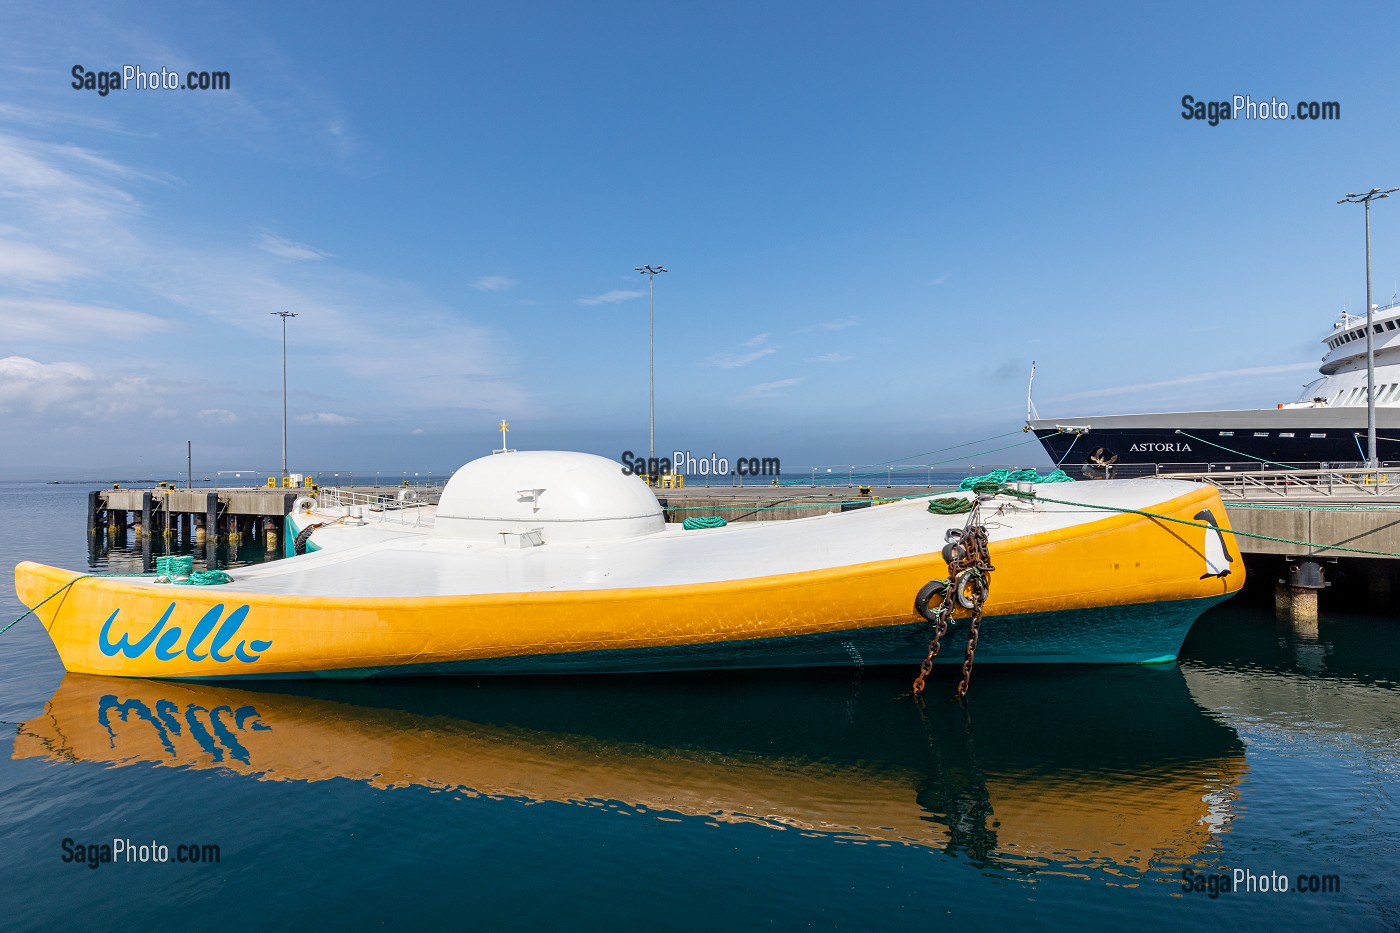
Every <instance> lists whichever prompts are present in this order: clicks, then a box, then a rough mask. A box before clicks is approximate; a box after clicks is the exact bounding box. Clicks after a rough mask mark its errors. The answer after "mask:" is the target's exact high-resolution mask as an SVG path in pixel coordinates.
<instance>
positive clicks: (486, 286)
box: [472, 275, 515, 292]
mask: <svg viewBox="0 0 1400 933" xmlns="http://www.w3.org/2000/svg"><path fill="white" fill-rule="evenodd" d="M514 287H515V279H513V278H511V277H510V276H508V275H483V276H482V277H481V278H479V279H477V280H476V281H475V282H473V283H472V288H474V289H476V290H477V291H479V292H504V291H509V290H510V289H512V288H514Z"/></svg>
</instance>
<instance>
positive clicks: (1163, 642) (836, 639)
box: [171, 594, 1232, 681]
mask: <svg viewBox="0 0 1400 933" xmlns="http://www.w3.org/2000/svg"><path fill="white" fill-rule="evenodd" d="M1230 595H1232V594H1221V595H1219V596H1206V597H1200V598H1197V599H1185V600H1172V601H1168V602H1158V603H1135V604H1131V605H1127V606H1102V607H1096V608H1089V609H1073V610H1066V611H1061V612H1039V613H1026V614H1019V615H1010V616H991V617H988V618H987V619H985V620H984V621H983V623H982V633H981V638H980V640H979V642H978V649H977V663H978V664H1032V665H1044V664H1082V665H1102V664H1161V663H1164V662H1168V661H1174V660H1175V659H1176V656H1177V654H1178V652H1179V651H1180V650H1181V644H1182V642H1183V641H1185V639H1186V633H1187V632H1188V631H1189V630H1190V628H1191V626H1192V625H1193V624H1194V623H1195V621H1196V619H1197V618H1199V616H1200V615H1201V613H1203V612H1205V611H1206V610H1207V609H1210V608H1211V607H1213V606H1215V605H1217V604H1219V603H1221V602H1223V601H1224V600H1226V599H1228V598H1229V597H1230ZM931 631H932V626H930V625H929V624H928V623H926V622H924V621H922V620H920V621H910V622H907V623H900V624H896V625H884V626H872V627H870V628H864V629H845V630H842V631H839V632H825V633H818V634H812V635H793V636H782V637H777V638H757V639H748V640H744V641H724V642H710V643H704V644H691V645H686V644H678V645H666V646H661V647H655V648H621V649H602V650H593V651H577V652H561V653H554V654H531V655H514V656H509V657H502V658H485V659H481V660H471V661H449V662H430V663H424V664H404V665H396V666H385V667H359V668H337V669H330V670H324V671H307V672H295V673H280V674H262V675H259V674H257V673H252V672H250V673H242V674H231V675H226V676H221V677H188V678H171V679H185V680H219V681H223V680H309V679H326V678H329V679H360V678H369V677H425V676H454V675H455V676H472V675H491V676H499V675H516V676H519V675H538V674H592V675H607V674H638V673H664V672H681V671H712V670H761V669H778V668H817V667H867V666H869V667H888V666H904V665H909V666H917V665H918V664H919V662H920V661H922V660H923V658H924V654H925V652H926V651H927V650H928V641H929V637H930V633H931ZM966 636H967V628H966V620H963V619H959V620H958V625H957V627H956V628H955V629H954V630H953V632H952V633H950V634H949V635H948V636H946V637H945V638H944V643H943V644H944V651H943V653H942V654H941V655H940V657H939V658H937V659H936V662H935V663H937V664H939V665H940V666H943V665H956V664H961V663H962V660H963V644H964V642H965V639H966Z"/></svg>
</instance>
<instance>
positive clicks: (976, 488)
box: [958, 469, 1074, 492]
mask: <svg viewBox="0 0 1400 933" xmlns="http://www.w3.org/2000/svg"><path fill="white" fill-rule="evenodd" d="M1072 482H1074V477H1072V476H1070V475H1069V474H1068V473H1066V472H1065V471H1064V470H1056V471H1055V472H1053V473H1048V474H1046V475H1045V476H1041V475H1040V474H1039V473H1037V472H1036V471H1035V470H1033V469H1026V470H993V471H992V472H990V473H984V474H982V475H981V476H969V477H968V478H967V479H965V480H963V481H962V482H961V483H959V484H958V489H960V490H963V491H966V490H969V489H971V490H972V491H973V492H996V491H997V490H999V489H1001V488H1002V487H1003V486H1005V485H1006V484H1007V483H1072Z"/></svg>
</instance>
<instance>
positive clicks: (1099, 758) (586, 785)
mask: <svg viewBox="0 0 1400 933" xmlns="http://www.w3.org/2000/svg"><path fill="white" fill-rule="evenodd" d="M908 680H909V678H908V676H907V672H904V671H897V672H896V671H878V672H877V671H867V672H866V673H865V675H864V676H863V677H858V678H856V679H854V680H853V679H851V678H849V677H841V678H832V677H830V676H814V675H812V674H806V675H798V674H790V675H783V676H776V675H766V676H759V675H753V676H733V675H730V676H720V675H711V676H692V677H686V678H670V679H662V678H652V677H646V678H611V679H598V678H594V679H587V680H575V679H569V678H551V679H547V680H541V679H513V680H507V681H500V680H493V681H490V682H478V681H431V682H392V681H380V682H374V683H320V684H317V683H297V684H294V685H293V686H292V687H290V688H288V687H286V686H279V687H276V688H273V687H271V686H269V685H266V684H260V685H258V686H257V687H256V688H255V689H244V688H241V687H233V686H229V685H227V684H201V683H193V682H178V683H174V682H159V681H151V680H137V679H114V678H105V677H95V676H87V675H77V674H69V675H67V676H66V677H65V678H64V680H63V682H62V684H61V685H60V687H59V689H58V691H57V692H56V693H55V695H54V696H53V698H52V699H51V700H50V701H49V703H48V706H47V709H46V710H45V712H44V713H43V714H42V715H40V716H37V717H35V718H34V719H32V720H30V721H29V722H27V723H25V724H23V725H22V726H21V727H20V729H19V734H18V736H17V737H16V740H15V749H14V755H15V757H16V758H41V759H48V760H50V761H53V762H55V763H65V764H66V763H70V762H95V763H102V764H106V765H113V766H139V765H169V766H175V767H180V768H193V769H221V770H224V771H227V772H233V773H237V774H243V775H247V776H249V777H253V778H256V779H258V780H269V781H307V782H310V781H321V780H326V779H329V778H347V779H349V780H352V781H360V782H364V783H365V784H368V785H371V786H373V787H377V788H382V789H390V788H403V787H424V788H431V789H444V790H451V791H453V792H454V793H457V794H466V795H472V796H480V797H488V798H497V799H515V800H522V801H528V802H555V803H560V804H569V805H581V806H602V807H618V806H619V805H622V806H624V807H625V808H626V809H628V810H630V811H631V812H633V813H644V814H648V815H651V816H653V817H655V818H657V819H670V820H676V819H681V820H684V819H686V818H701V819H703V820H706V821H712V822H716V823H749V824H758V825H763V826H768V827H772V828H774V829H784V830H796V831H800V832H804V833H807V834H810V835H814V836H825V837H835V838H837V839H839V840H841V841H865V842H885V843H892V844H903V845H909V846H921V847H930V848H933V849H937V850H942V851H945V852H947V853H949V854H952V855H956V856H959V857H967V858H970V859H971V860H972V861H973V862H974V863H975V864H978V865H979V866H981V867H983V868H984V870H985V869H992V870H1004V871H1007V872H1010V873H1027V872H1032V873H1038V872H1045V871H1053V872H1057V873H1070V874H1079V875H1083V876H1092V877H1098V878H1101V879H1102V880H1105V881H1108V882H1110V883H1119V884H1121V883H1128V884H1131V883H1135V882H1136V881H1138V880H1140V879H1142V878H1144V877H1149V876H1150V875H1152V874H1153V873H1170V876H1171V877H1172V878H1174V879H1176V878H1179V873H1180V870H1181V868H1182V867H1183V866H1187V865H1192V866H1195V865H1201V864H1211V863H1212V862H1211V859H1212V857H1213V856H1217V855H1218V852H1219V842H1218V840H1216V839H1215V836H1216V834H1218V833H1220V832H1222V831H1224V830H1225V829H1226V828H1227V827H1228V823H1229V821H1230V819H1231V815H1232V808H1233V806H1234V803H1235V799H1236V787H1237V785H1238V784H1239V782H1240V780H1241V778H1242V776H1243V774H1244V771H1245V759H1244V749H1243V746H1242V744H1241V742H1240V740H1239V738H1238V736H1237V735H1236V733H1235V732H1234V730H1232V729H1230V728H1229V727H1228V726H1226V725H1223V724H1222V723H1220V722H1218V721H1217V720H1216V719H1214V718H1212V717H1211V716H1210V715H1208V714H1207V713H1206V712H1205V711H1203V710H1202V709H1201V708H1200V707H1199V706H1198V705H1197V703H1196V702H1195V700H1194V699H1193V698H1192V695H1191V692H1190V689H1189V688H1188V686H1187V684H1186V681H1185V680H1184V678H1183V677H1182V674H1181V672H1180V670H1178V669H1177V668H1176V667H1175V666H1169V667H1166V668H1157V669H1152V668H1094V669H1077V668H1065V669H1060V670H1032V671H1026V670H1020V671H1012V672H1009V673H1003V672H1001V671H994V670H991V669H987V670H984V671H982V672H981V674H980V675H979V677H978V682H977V684H976V689H975V690H974V695H973V696H972V697H971V698H970V701H969V705H968V707H967V709H966V710H964V709H963V708H962V707H961V706H959V705H958V704H956V703H954V702H951V701H948V700H946V699H943V697H946V696H947V694H948V693H950V692H951V686H952V684H951V681H949V682H946V683H945V682H944V680H939V681H937V682H935V683H933V684H931V686H930V695H937V696H938V699H936V700H934V701H932V702H930V703H929V705H928V708H927V709H925V710H920V709H919V708H918V706H917V705H916V703H915V701H913V700H912V699H910V698H909V697H908V696H907V693H908ZM945 688H946V690H945ZM1159 876H1162V877H1164V876H1165V874H1163V875H1159Z"/></svg>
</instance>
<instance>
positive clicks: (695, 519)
mask: <svg viewBox="0 0 1400 933" xmlns="http://www.w3.org/2000/svg"><path fill="white" fill-rule="evenodd" d="M728 524H729V521H728V520H727V519H723V518H720V517H719V516H718V515H694V516H691V517H690V518H687V519H686V520H685V521H683V522H681V527H682V528H684V529H685V530H686V531H694V530H696V529H697V528H723V527H724V526H725V525H728Z"/></svg>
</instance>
